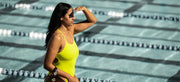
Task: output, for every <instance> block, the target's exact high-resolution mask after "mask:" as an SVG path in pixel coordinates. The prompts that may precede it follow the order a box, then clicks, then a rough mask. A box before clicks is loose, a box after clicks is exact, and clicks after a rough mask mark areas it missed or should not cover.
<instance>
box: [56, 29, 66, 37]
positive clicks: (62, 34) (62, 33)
mask: <svg viewBox="0 0 180 82" xmlns="http://www.w3.org/2000/svg"><path fill="white" fill-rule="evenodd" d="M57 30H58V31H59V32H60V33H61V34H62V35H63V38H64V39H65V36H64V34H63V33H62V32H61V30H59V29H57Z"/></svg>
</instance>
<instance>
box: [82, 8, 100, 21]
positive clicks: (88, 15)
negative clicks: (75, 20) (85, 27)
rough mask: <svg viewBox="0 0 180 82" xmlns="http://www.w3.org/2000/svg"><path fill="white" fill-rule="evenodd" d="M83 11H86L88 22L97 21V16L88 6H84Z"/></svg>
mask: <svg viewBox="0 0 180 82" xmlns="http://www.w3.org/2000/svg"><path fill="white" fill-rule="evenodd" d="M82 11H83V12H84V14H85V16H86V18H87V20H88V22H92V23H96V21H97V19H96V17H95V16H94V15H93V13H91V12H90V11H89V10H88V9H87V8H86V7H83V10H82Z"/></svg>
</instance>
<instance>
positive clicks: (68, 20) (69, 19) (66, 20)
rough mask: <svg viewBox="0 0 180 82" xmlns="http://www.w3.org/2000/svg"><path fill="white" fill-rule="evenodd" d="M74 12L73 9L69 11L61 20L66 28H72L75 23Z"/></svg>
mask: <svg viewBox="0 0 180 82" xmlns="http://www.w3.org/2000/svg"><path fill="white" fill-rule="evenodd" d="M74 19H75V17H74V12H73V9H72V8H70V9H69V10H68V12H67V13H66V15H65V16H64V17H62V18H61V21H62V24H64V25H65V26H72V25H73V23H74Z"/></svg>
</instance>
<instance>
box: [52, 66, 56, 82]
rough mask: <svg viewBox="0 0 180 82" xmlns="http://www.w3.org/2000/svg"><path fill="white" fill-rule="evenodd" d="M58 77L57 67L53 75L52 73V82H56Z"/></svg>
mask: <svg viewBox="0 0 180 82" xmlns="http://www.w3.org/2000/svg"><path fill="white" fill-rule="evenodd" d="M56 75H57V67H56V66H55V68H54V70H53V73H52V79H51V81H52V82H55V81H56V78H55V76H56Z"/></svg>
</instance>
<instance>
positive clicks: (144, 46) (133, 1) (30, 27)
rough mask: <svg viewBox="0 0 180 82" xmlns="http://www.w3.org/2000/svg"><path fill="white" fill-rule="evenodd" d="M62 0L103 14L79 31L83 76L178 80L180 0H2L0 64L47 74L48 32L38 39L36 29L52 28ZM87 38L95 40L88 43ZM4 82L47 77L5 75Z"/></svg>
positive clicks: (134, 81)
mask: <svg viewBox="0 0 180 82" xmlns="http://www.w3.org/2000/svg"><path fill="white" fill-rule="evenodd" d="M60 1H62V2H67V3H70V4H71V5H72V6H73V7H77V6H86V7H87V8H88V9H90V10H91V11H92V12H93V13H94V14H95V16H96V17H97V19H98V22H97V23H96V24H95V25H94V26H92V27H91V28H89V29H87V30H86V31H84V32H82V33H79V34H77V35H75V37H79V38H80V40H77V44H78V47H79V50H80V54H79V57H78V60H77V63H76V75H77V76H78V77H85V78H95V79H102V80H112V81H117V82H172V81H173V80H177V82H178V81H179V79H180V78H179V77H178V76H179V75H180V73H179V72H180V52H179V51H180V32H179V31H180V28H179V26H180V21H179V19H180V17H179V15H180V5H179V3H178V2H180V1H179V0H171V1H170V0H56V1H52V0H46V1H45V0H32V1H25V0H6V1H4V0H0V9H1V10H0V13H1V14H0V29H1V31H0V52H1V53H0V68H7V69H16V70H27V71H34V72H41V73H47V71H46V70H45V69H44V68H43V59H44V55H45V50H44V49H43V46H44V37H42V36H39V37H40V38H37V37H36V34H35V33H39V34H40V33H41V34H44V33H45V32H46V31H47V25H48V23H49V18H50V15H51V13H52V8H53V7H54V6H55V5H56V4H57V3H58V2H60ZM75 18H76V20H75V22H78V21H81V20H84V18H85V17H84V16H83V15H82V14H80V13H76V14H75ZM173 18H174V19H173ZM5 30H6V32H5ZM9 31H11V34H9V33H8V32H9ZM13 33H14V34H13ZM17 33H26V34H27V35H28V34H29V35H28V36H25V35H24V36H23V35H22V36H19V35H20V34H17ZM30 35H32V36H30ZM37 35H38V34H37ZM82 37H86V38H88V39H89V40H92V42H91V41H89V42H88V41H87V42H84V41H83V40H82ZM94 39H95V40H94ZM81 40H82V41H81ZM93 41H94V42H93ZM95 41H97V42H95ZM98 41H99V42H98ZM100 41H104V42H100ZM106 41H112V42H115V41H116V43H108V42H106ZM0 81H3V82H11V81H13V82H35V81H37V82H41V81H42V82H43V79H39V78H29V77H18V76H8V75H3V74H1V75H0Z"/></svg>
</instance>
